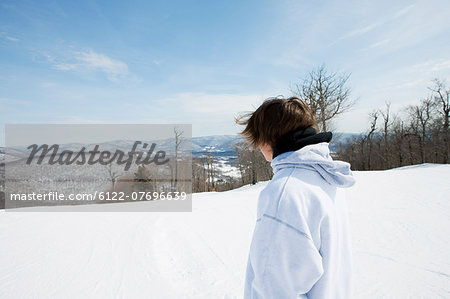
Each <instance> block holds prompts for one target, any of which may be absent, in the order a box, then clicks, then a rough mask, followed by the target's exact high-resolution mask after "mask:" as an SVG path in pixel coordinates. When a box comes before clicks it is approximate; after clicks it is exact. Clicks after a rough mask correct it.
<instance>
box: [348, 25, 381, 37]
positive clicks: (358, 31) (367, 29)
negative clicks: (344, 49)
mask: <svg viewBox="0 0 450 299" xmlns="http://www.w3.org/2000/svg"><path fill="white" fill-rule="evenodd" d="M383 24H384V22H376V23H373V24H370V25H367V26H365V27H362V28H356V29H354V30H352V31H350V32H348V33H346V34H344V35H343V36H342V37H341V38H340V39H341V40H343V39H347V38H351V37H355V36H360V35H364V34H366V33H368V32H370V31H372V30H373V29H375V28H377V27H380V26H381V25H383Z"/></svg>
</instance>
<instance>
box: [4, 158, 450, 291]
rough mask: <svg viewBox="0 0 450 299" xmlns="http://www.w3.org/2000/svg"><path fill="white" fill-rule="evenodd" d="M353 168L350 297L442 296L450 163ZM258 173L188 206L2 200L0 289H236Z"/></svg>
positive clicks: (448, 254)
mask: <svg viewBox="0 0 450 299" xmlns="http://www.w3.org/2000/svg"><path fill="white" fill-rule="evenodd" d="M354 174H355V177H356V180H357V183H356V185H355V186H353V187H352V188H351V189H347V194H348V199H349V202H348V204H349V210H350V215H351V223H352V235H353V251H354V275H355V281H354V298H450V242H449V241H450V237H449V236H450V196H449V194H450V185H449V184H448V182H449V178H450V165H430V164H425V165H420V166H412V167H404V168H398V169H394V170H388V171H372V172H354ZM265 184H266V183H260V184H257V185H255V186H245V187H242V188H240V189H237V190H233V191H228V192H223V193H203V194H194V197H193V212H192V213H93V212H86V213H83V212H75V213H70V212H47V213H44V212H33V213H20V212H4V211H1V212H0V298H14V299H15V298H241V297H242V294H243V281H244V272H245V267H246V262H247V253H248V250H249V246H250V239H251V234H252V230H253V225H254V222H255V212H256V211H255V209H256V200H257V197H258V194H259V192H260V191H261V190H262V188H264V186H265ZM125 204H141V203H125ZM143 204H149V203H143Z"/></svg>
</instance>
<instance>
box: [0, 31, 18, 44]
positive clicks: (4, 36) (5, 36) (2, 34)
mask: <svg viewBox="0 0 450 299" xmlns="http://www.w3.org/2000/svg"><path fill="white" fill-rule="evenodd" d="M0 38H1V39H6V40H8V41H12V42H19V41H20V39H18V38H17V37H14V36H11V35H8V34H7V33H6V32H4V31H2V32H0Z"/></svg>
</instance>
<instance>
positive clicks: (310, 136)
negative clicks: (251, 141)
mask: <svg viewBox="0 0 450 299" xmlns="http://www.w3.org/2000/svg"><path fill="white" fill-rule="evenodd" d="M332 137H333V134H332V133H331V132H322V133H317V131H316V129H314V128H313V127H308V128H305V129H296V130H293V131H290V132H288V133H286V134H284V135H283V136H281V137H280V138H279V139H278V141H277V143H276V145H275V147H274V149H273V156H272V159H274V158H275V157H276V156H278V155H280V154H282V153H285V152H290V151H297V150H299V149H301V148H302V147H304V146H306V145H309V144H316V143H320V142H330V141H331V138H332Z"/></svg>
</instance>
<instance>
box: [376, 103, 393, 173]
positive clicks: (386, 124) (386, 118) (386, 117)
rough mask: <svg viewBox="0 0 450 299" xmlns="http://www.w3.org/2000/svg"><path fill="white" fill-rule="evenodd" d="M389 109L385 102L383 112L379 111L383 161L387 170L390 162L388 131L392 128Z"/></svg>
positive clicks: (389, 105) (388, 104)
mask: <svg viewBox="0 0 450 299" xmlns="http://www.w3.org/2000/svg"><path fill="white" fill-rule="evenodd" d="M390 109H391V103H390V102H386V108H385V110H379V111H380V114H381V117H383V140H384V144H383V147H384V151H383V160H384V163H385V168H389V167H390V161H389V142H388V138H389V131H390V129H391V126H392V119H391V113H390Z"/></svg>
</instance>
